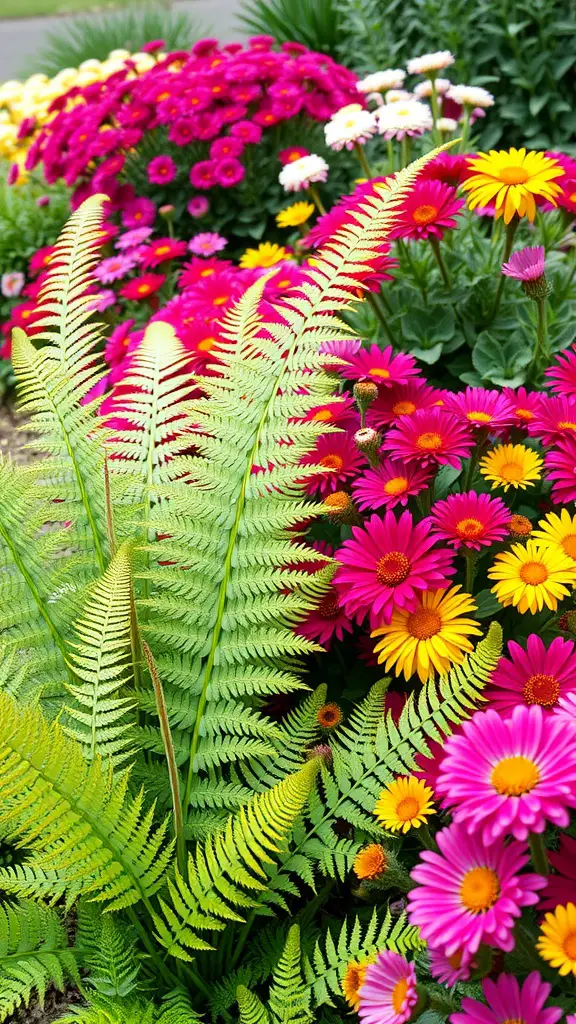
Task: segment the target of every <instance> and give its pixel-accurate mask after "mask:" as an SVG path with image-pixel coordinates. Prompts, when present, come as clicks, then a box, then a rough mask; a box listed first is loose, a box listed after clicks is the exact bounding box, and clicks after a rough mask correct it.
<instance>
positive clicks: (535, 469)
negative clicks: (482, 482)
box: [480, 444, 542, 491]
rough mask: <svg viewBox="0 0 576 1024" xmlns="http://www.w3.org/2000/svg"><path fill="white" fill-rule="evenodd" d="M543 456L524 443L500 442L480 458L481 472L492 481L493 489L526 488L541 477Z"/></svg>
mask: <svg viewBox="0 0 576 1024" xmlns="http://www.w3.org/2000/svg"><path fill="white" fill-rule="evenodd" d="M541 470H542V458H541V457H540V455H538V452H535V451H533V449H532V448H527V447H526V445H524V444H499V445H497V446H496V448H492V451H489V452H488V454H487V455H485V456H484V458H483V459H480V472H481V474H482V476H485V477H486V479H487V480H490V481H492V490H494V488H495V487H503V488H504V490H505V491H507V490H508V488H509V487H516V488H518V487H520V488H521V489H522V490H525V488H526V487H530V486H532V484H533V483H535V481H536V480H539V479H540V476H541Z"/></svg>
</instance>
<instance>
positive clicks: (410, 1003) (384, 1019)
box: [358, 949, 418, 1024]
mask: <svg viewBox="0 0 576 1024" xmlns="http://www.w3.org/2000/svg"><path fill="white" fill-rule="evenodd" d="M417 1002H418V993H417V991H416V970H415V968H414V964H409V963H408V961H407V960H405V959H404V957H403V956H401V955H400V953H393V952H392V951H391V950H389V949H386V950H384V951H383V952H382V953H379V954H378V958H377V959H376V962H375V963H373V964H369V965H368V967H367V969H366V974H365V976H364V983H363V985H362V987H361V988H360V1008H359V1010H358V1014H359V1017H360V1020H361V1021H362V1024H404V1021H407V1020H409V1019H410V1017H411V1016H412V1011H413V1009H414V1007H415V1006H416V1003H417Z"/></svg>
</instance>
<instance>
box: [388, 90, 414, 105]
mask: <svg viewBox="0 0 576 1024" xmlns="http://www.w3.org/2000/svg"><path fill="white" fill-rule="evenodd" d="M411 99H413V96H412V93H411V92H406V89H390V91H389V92H387V93H386V103H399V102H401V101H402V100H411Z"/></svg>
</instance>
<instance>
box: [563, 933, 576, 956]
mask: <svg viewBox="0 0 576 1024" xmlns="http://www.w3.org/2000/svg"><path fill="white" fill-rule="evenodd" d="M563 949H564V952H565V953H566V956H567V957H568V958H569V960H576V932H570V933H569V934H568V935H567V936H566V938H565V939H564V944H563Z"/></svg>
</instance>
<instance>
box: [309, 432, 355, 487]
mask: <svg viewBox="0 0 576 1024" xmlns="http://www.w3.org/2000/svg"><path fill="white" fill-rule="evenodd" d="M366 464H367V463H366V459H365V457H364V456H363V455H362V453H361V452H359V451H358V449H357V447H356V445H355V444H354V441H353V440H352V438H351V437H350V436H349V435H348V434H336V433H334V434H322V436H321V437H319V438H318V440H317V442H316V448H315V449H314V451H313V452H311V453H310V454H309V455H306V456H305V457H304V458H303V459H302V460H301V463H300V465H302V466H320V467H322V468H323V469H325V470H326V472H325V473H319V474H318V476H314V477H312V478H311V479H308V480H307V482H306V490H307V491H308V493H309V494H331V493H333V492H334V491H339V490H341V489H342V485H343V484H346V483H348V481H349V480H353V479H354V477H355V476H358V473H360V472H361V471H362V470H363V469H364V468H365V467H366Z"/></svg>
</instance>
